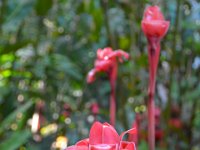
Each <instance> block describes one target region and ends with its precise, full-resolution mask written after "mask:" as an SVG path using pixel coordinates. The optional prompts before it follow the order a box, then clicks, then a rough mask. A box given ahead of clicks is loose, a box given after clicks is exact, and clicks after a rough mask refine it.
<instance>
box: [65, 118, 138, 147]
mask: <svg viewBox="0 0 200 150" xmlns="http://www.w3.org/2000/svg"><path fill="white" fill-rule="evenodd" d="M127 133H129V134H135V133H136V129H135V128H132V129H130V130H128V131H125V132H123V133H122V134H121V135H120V136H119V135H118V133H117V132H116V130H115V129H114V127H113V126H111V125H110V124H108V123H103V124H101V123H100V122H95V123H94V124H93V125H92V127H91V129H90V135H89V138H88V139H85V140H82V141H79V142H77V143H76V144H75V145H74V146H70V147H68V148H67V149H66V150H136V148H135V144H134V142H127V141H122V139H123V137H124V135H125V134H127Z"/></svg>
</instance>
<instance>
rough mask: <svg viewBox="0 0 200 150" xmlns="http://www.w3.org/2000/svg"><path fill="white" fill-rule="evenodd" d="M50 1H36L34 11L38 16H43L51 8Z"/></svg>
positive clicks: (51, 2)
mask: <svg viewBox="0 0 200 150" xmlns="http://www.w3.org/2000/svg"><path fill="white" fill-rule="evenodd" d="M52 4H53V1H52V0H37V2H36V5H35V9H36V12H37V14H38V15H41V16H44V15H46V13H47V12H48V11H49V9H50V8H51V7H52Z"/></svg>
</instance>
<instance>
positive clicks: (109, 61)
mask: <svg viewBox="0 0 200 150" xmlns="http://www.w3.org/2000/svg"><path fill="white" fill-rule="evenodd" d="M122 57H125V58H126V59H128V58H129V54H128V53H126V52H124V51H122V50H116V51H113V49H112V48H110V47H106V48H104V49H98V50H97V59H96V61H95V63H94V69H92V70H91V71H90V72H89V73H88V76H87V82H88V83H91V82H93V81H94V80H95V75H96V73H97V72H106V73H108V75H109V76H110V75H111V74H112V73H111V72H112V71H113V70H115V69H114V68H116V67H117V62H118V60H119V61H120V62H123V59H122Z"/></svg>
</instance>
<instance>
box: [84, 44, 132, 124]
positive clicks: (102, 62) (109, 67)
mask: <svg viewBox="0 0 200 150" xmlns="http://www.w3.org/2000/svg"><path fill="white" fill-rule="evenodd" d="M123 57H124V58H126V59H128V58H129V54H128V53H126V52H124V51H122V50H116V51H113V50H112V48H110V47H106V48H104V49H98V50H97V59H96V60H95V63H94V68H93V69H92V70H91V71H90V72H89V73H88V75H87V82H88V83H92V82H93V81H94V80H95V76H96V74H97V73H98V72H105V73H107V75H108V77H109V80H110V87H111V95H110V123H111V125H113V126H114V125H115V114H116V98H115V86H116V79H117V69H118V61H119V62H123Z"/></svg>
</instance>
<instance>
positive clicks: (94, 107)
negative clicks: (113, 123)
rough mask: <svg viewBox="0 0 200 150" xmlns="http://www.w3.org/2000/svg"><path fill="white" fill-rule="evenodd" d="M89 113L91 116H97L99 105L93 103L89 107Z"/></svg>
mask: <svg viewBox="0 0 200 150" xmlns="http://www.w3.org/2000/svg"><path fill="white" fill-rule="evenodd" d="M90 111H91V112H92V114H93V115H97V114H98V113H99V105H98V103H96V102H94V103H92V104H91V105H90Z"/></svg>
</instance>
